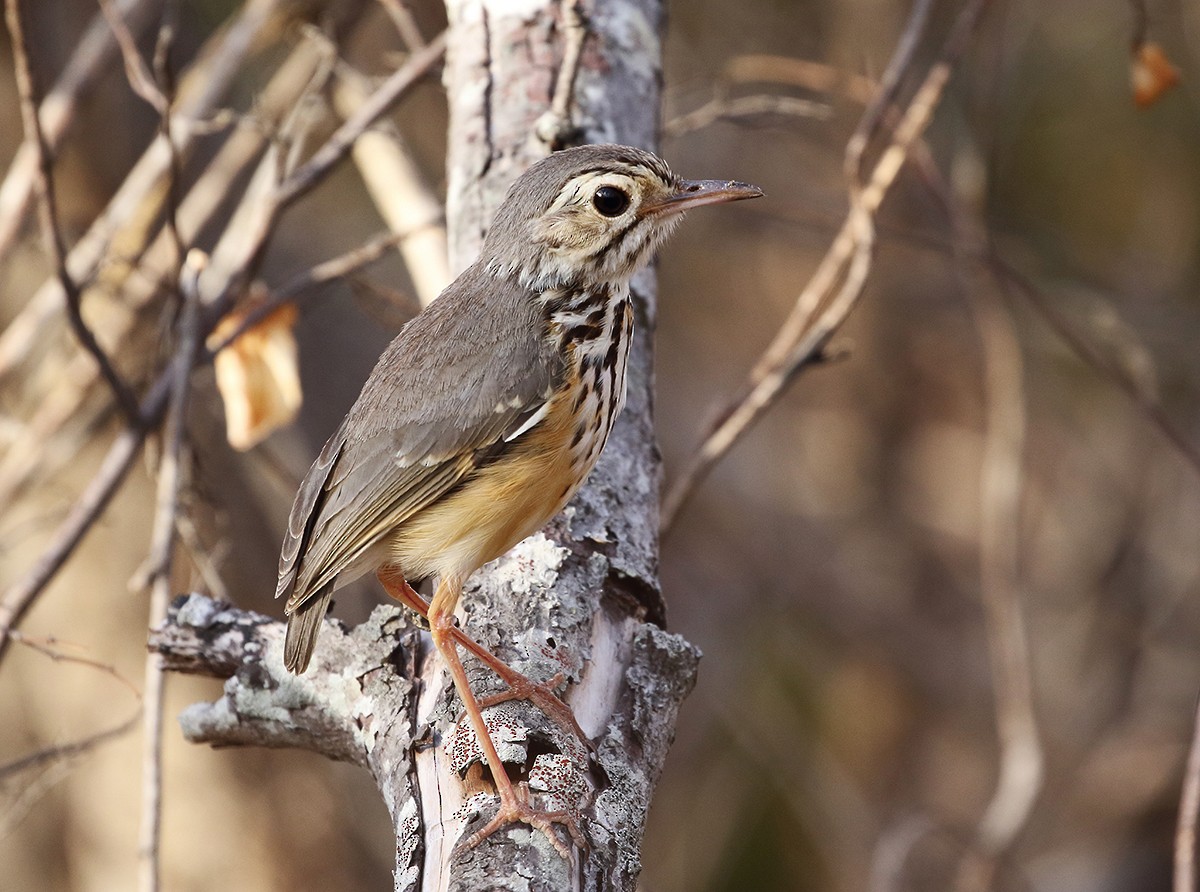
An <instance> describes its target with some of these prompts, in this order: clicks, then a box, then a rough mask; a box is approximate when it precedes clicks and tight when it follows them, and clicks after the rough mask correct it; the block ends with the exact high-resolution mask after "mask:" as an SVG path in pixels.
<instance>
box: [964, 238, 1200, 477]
mask: <svg viewBox="0 0 1200 892" xmlns="http://www.w3.org/2000/svg"><path fill="white" fill-rule="evenodd" d="M986 262H987V263H988V265H989V266H990V267H991V268H992V270H993V271H994V273H995V274H996V275H997V276H998V277H999V278H1000V279H1002V280H1003V281H1006V282H1008V283H1009V284H1011V285H1012V286H1013V293H1014V294H1018V295H1020V296H1021V297H1022V298H1024V300H1025V301H1026V303H1027V304H1028V305H1029V306H1030V307H1031V308H1032V309H1033V311H1034V312H1035V313H1037V315H1038V316H1040V317H1041V319H1042V321H1043V322H1045V323H1046V324H1047V325H1048V326H1050V328H1051V329H1052V330H1053V331H1054V333H1055V334H1057V335H1058V336H1059V337H1060V338H1062V340H1063V341H1064V342H1065V343H1066V344H1067V346H1068V347H1070V348H1071V351H1072V352H1073V353H1075V355H1076V356H1078V357H1079V358H1080V359H1081V360H1083V362H1085V363H1086V364H1087V365H1090V366H1091V367H1092V368H1094V369H1096V370H1097V371H1099V372H1100V373H1101V374H1103V375H1104V376H1106V377H1108V378H1109V379H1110V380H1112V382H1113V383H1114V384H1116V385H1117V387H1119V388H1120V389H1121V390H1122V391H1124V392H1125V395H1126V396H1128V397H1129V399H1130V400H1132V401H1133V404H1134V405H1135V406H1137V408H1138V410H1139V411H1140V412H1141V413H1142V414H1143V415H1144V416H1145V417H1146V418H1147V420H1149V421H1150V423H1151V424H1152V425H1153V426H1154V427H1155V428H1157V430H1158V432H1159V433H1161V434H1162V435H1163V436H1164V437H1165V438H1166V440H1167V442H1168V443H1170V444H1171V446H1172V447H1174V449H1175V452H1176V453H1177V454H1178V455H1179V457H1180V458H1182V459H1183V460H1184V461H1185V462H1187V463H1188V464H1189V465H1191V467H1192V469H1193V470H1194V471H1196V472H1197V473H1198V474H1200V448H1198V447H1197V445H1196V444H1195V443H1193V442H1192V441H1191V440H1189V439H1188V438H1187V437H1186V436H1185V435H1184V434H1183V432H1182V431H1180V430H1179V428H1178V427H1176V425H1175V423H1174V422H1173V421H1172V420H1171V418H1170V416H1169V415H1167V413H1166V411H1165V410H1164V409H1163V407H1162V403H1161V402H1159V400H1158V398H1157V397H1156V396H1155V395H1154V394H1153V393H1151V392H1150V391H1149V390H1148V389H1147V388H1146V387H1144V386H1142V384H1141V383H1140V382H1139V381H1138V380H1137V378H1136V377H1135V376H1134V375H1132V374H1130V372H1129V370H1128V369H1126V368H1124V367H1123V366H1122V365H1121V363H1119V362H1117V361H1115V360H1113V359H1112V358H1110V357H1109V356H1106V355H1105V353H1104V351H1102V350H1100V349H1099V348H1098V347H1097V346H1096V345H1095V344H1093V343H1092V341H1091V340H1090V339H1089V338H1088V337H1087V336H1086V335H1085V334H1083V333H1082V332H1081V331H1079V329H1078V327H1077V326H1076V325H1075V323H1073V322H1072V321H1071V320H1070V318H1068V317H1067V316H1066V315H1065V314H1063V313H1062V312H1060V311H1059V310H1058V308H1057V306H1056V302H1055V301H1054V300H1053V299H1052V298H1051V297H1050V295H1048V294H1047V293H1046V292H1045V291H1044V290H1042V289H1041V288H1040V287H1039V286H1038V285H1037V284H1036V283H1035V282H1034V281H1033V279H1031V278H1030V277H1029V276H1027V275H1025V274H1024V273H1022V272H1021V271H1020V270H1018V269H1017V268H1016V267H1015V266H1013V265H1012V264H1011V263H1009V262H1008V261H1007V260H1005V259H1004V258H1003V257H1002V256H1000V254H999V253H998V251H996V250H995V249H992V250H990V252H989V253H988V255H987V258H986Z"/></svg>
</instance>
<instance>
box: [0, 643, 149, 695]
mask: <svg viewBox="0 0 1200 892" xmlns="http://www.w3.org/2000/svg"><path fill="white" fill-rule="evenodd" d="M8 634H9V635H10V636H11V637H12V640H13V641H15V642H17V643H18V644H20V645H22V646H23V647H27V648H29V649H30V650H32V651H36V652H37V653H39V654H41V655H42V656H44V657H47V658H49V659H51V660H53V661H54V662H56V663H76V664H78V665H80V666H87V667H89V668H91V669H96V670H98V671H99V672H102V673H104V674H105V675H109V676H111V677H113V678H114V679H116V680H117V681H118V682H120V683H121V684H122V685H123V686H124V687H125V688H126V689H127V690H128V691H129V693H131V694H133V696H134V697H135V698H136V699H137V700H138V701H139V702H140V701H141V699H142V693H141V691H139V690H138V689H137V687H135V686H134V684H133V682H132V681H130V680H129V679H128V678H126V677H125V676H124V675H122V674H121V673H120V672H119V671H118V670H117V667H116V666H114V665H112V664H111V663H101V662H100V661H99V660H93V659H92V658H91V657H85V656H82V655H80V654H72V653H67V652H66V651H64V650H61V649H60V648H59V647H57V646H56V645H59V644H60V642H59V641H57V640H56V639H54V638H35V637H33V636H30V635H24V634H22V633H21V632H19V631H17V630H16V629H10V630H9V633H8Z"/></svg>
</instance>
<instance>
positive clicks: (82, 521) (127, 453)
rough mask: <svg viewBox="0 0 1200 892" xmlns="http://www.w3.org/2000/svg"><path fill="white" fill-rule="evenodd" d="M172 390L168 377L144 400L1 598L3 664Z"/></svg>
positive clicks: (105, 503) (116, 485) (0, 654)
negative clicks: (13, 641)
mask: <svg viewBox="0 0 1200 892" xmlns="http://www.w3.org/2000/svg"><path fill="white" fill-rule="evenodd" d="M169 389H170V388H169V379H168V378H167V377H166V376H163V377H161V378H159V379H158V381H156V382H155V384H154V386H153V387H152V388H151V390H150V393H149V394H147V395H146V398H145V399H144V400H142V408H141V419H140V420H139V422H138V423H137V424H135V425H131V426H129V427H126V428H125V429H124V430H123V431H121V433H120V434H118V435H117V438H116V439H115V440H114V441H113V443H112V445H111V446H110V447H109V449H108V454H107V455H106V456H105V457H104V461H103V462H102V463H101V465H100V469H99V470H98V471H97V472H96V475H95V476H94V477H93V478H92V480H91V482H90V483H88V485H87V487H86V488H85V489H84V490H83V492H82V493H80V495H79V497H78V498H77V499H76V500H75V503H74V504H73V505H72V506H71V511H70V513H69V514H68V515H67V518H66V519H65V520H64V521H63V522H62V523H61V524H60V525H59V527H58V530H57V531H56V532H55V534H54V538H53V539H52V540H51V543H50V546H49V547H48V548H47V549H46V550H45V551H44V552H42V554H41V556H40V557H39V558H38V560H37V562H36V563H35V564H34V565H33V566H32V567H30V569H29V570H28V572H26V574H25V575H24V576H22V577H21V578H20V579H18V580H17V581H16V582H15V583H14V584H13V585H12V586H11V587H10V588H9V589H8V590H7V591H6V592H5V593H4V597H3V598H2V599H0V663H2V662H3V660H4V655H5V653H6V652H7V650H8V645H9V642H10V640H11V638H10V635H9V632H10V630H12V629H15V628H16V627H17V625H18V624H19V623H20V622H21V620H22V619H23V618H24V616H25V614H26V613H27V612H28V610H29V608H30V607H31V606H33V602H34V601H35V600H36V599H37V597H38V595H40V594H41V593H42V591H43V590H44V589H45V588H46V586H47V585H48V584H49V583H50V580H52V579H53V578H54V577H55V575H57V573H58V571H59V570H60V569H62V566H63V564H65V563H66V561H67V559H68V558H69V557H70V556H71V555H72V554H73V553H74V551H75V548H76V547H77V546H78V545H79V543H80V542H81V541H82V540H83V537H84V536H85V535H86V534H87V532H88V530H90V529H91V528H92V525H93V524H94V523H95V522H96V519H97V518H98V517H99V516H100V515H101V513H103V511H104V509H105V508H106V507H107V506H108V503H109V501H110V500H111V499H112V497H113V496H114V495H115V494H116V492H117V490H118V489H120V487H121V484H122V483H124V482H125V478H126V476H128V474H129V470H130V469H131V468H132V467H133V463H134V459H136V458H137V455H138V452H139V451H141V448H142V443H143V442H144V441H145V439H146V434H147V432H148V431H149V430H150V429H151V428H152V427H154V426H156V425H157V424H158V421H159V419H160V418H161V417H162V413H163V411H164V410H165V409H166V405H167V395H168V393H169Z"/></svg>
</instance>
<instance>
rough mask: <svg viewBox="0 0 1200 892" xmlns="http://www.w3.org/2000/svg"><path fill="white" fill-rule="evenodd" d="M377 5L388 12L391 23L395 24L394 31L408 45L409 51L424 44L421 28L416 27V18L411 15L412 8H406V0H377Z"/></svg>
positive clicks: (417, 48) (420, 47)
mask: <svg viewBox="0 0 1200 892" xmlns="http://www.w3.org/2000/svg"><path fill="white" fill-rule="evenodd" d="M379 5H380V6H382V7H383V9H384V11H385V12H386V13H387V14H388V17H389V18H390V19H391V20H392V24H393V25H395V26H396V31H397V33H398V34H399V35H400V39H401V40H403V41H404V43H405V45H406V46H407V47H408V49H409V52H414V51H416V50H419V49H422V48H423V47H424V46H425V38H424V37H423V36H422V35H421V29H420V28H418V27H417V20H416V18H415V17H414V16H413V14H412V10H411V9H409V8H408V3H407V2H406V0H379Z"/></svg>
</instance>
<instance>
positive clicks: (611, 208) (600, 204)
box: [592, 186, 629, 217]
mask: <svg viewBox="0 0 1200 892" xmlns="http://www.w3.org/2000/svg"><path fill="white" fill-rule="evenodd" d="M592 206H593V207H594V208H595V209H596V210H598V211H599V212H600V213H602V214H603V215H604V216H606V217H618V216H620V215H621V214H623V213H625V209H626V208H628V207H629V193H627V192H625V191H624V190H622V189H618V188H617V187H616V186H601V187H600V188H599V189H597V190H596V194H595V195H593V196H592Z"/></svg>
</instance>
